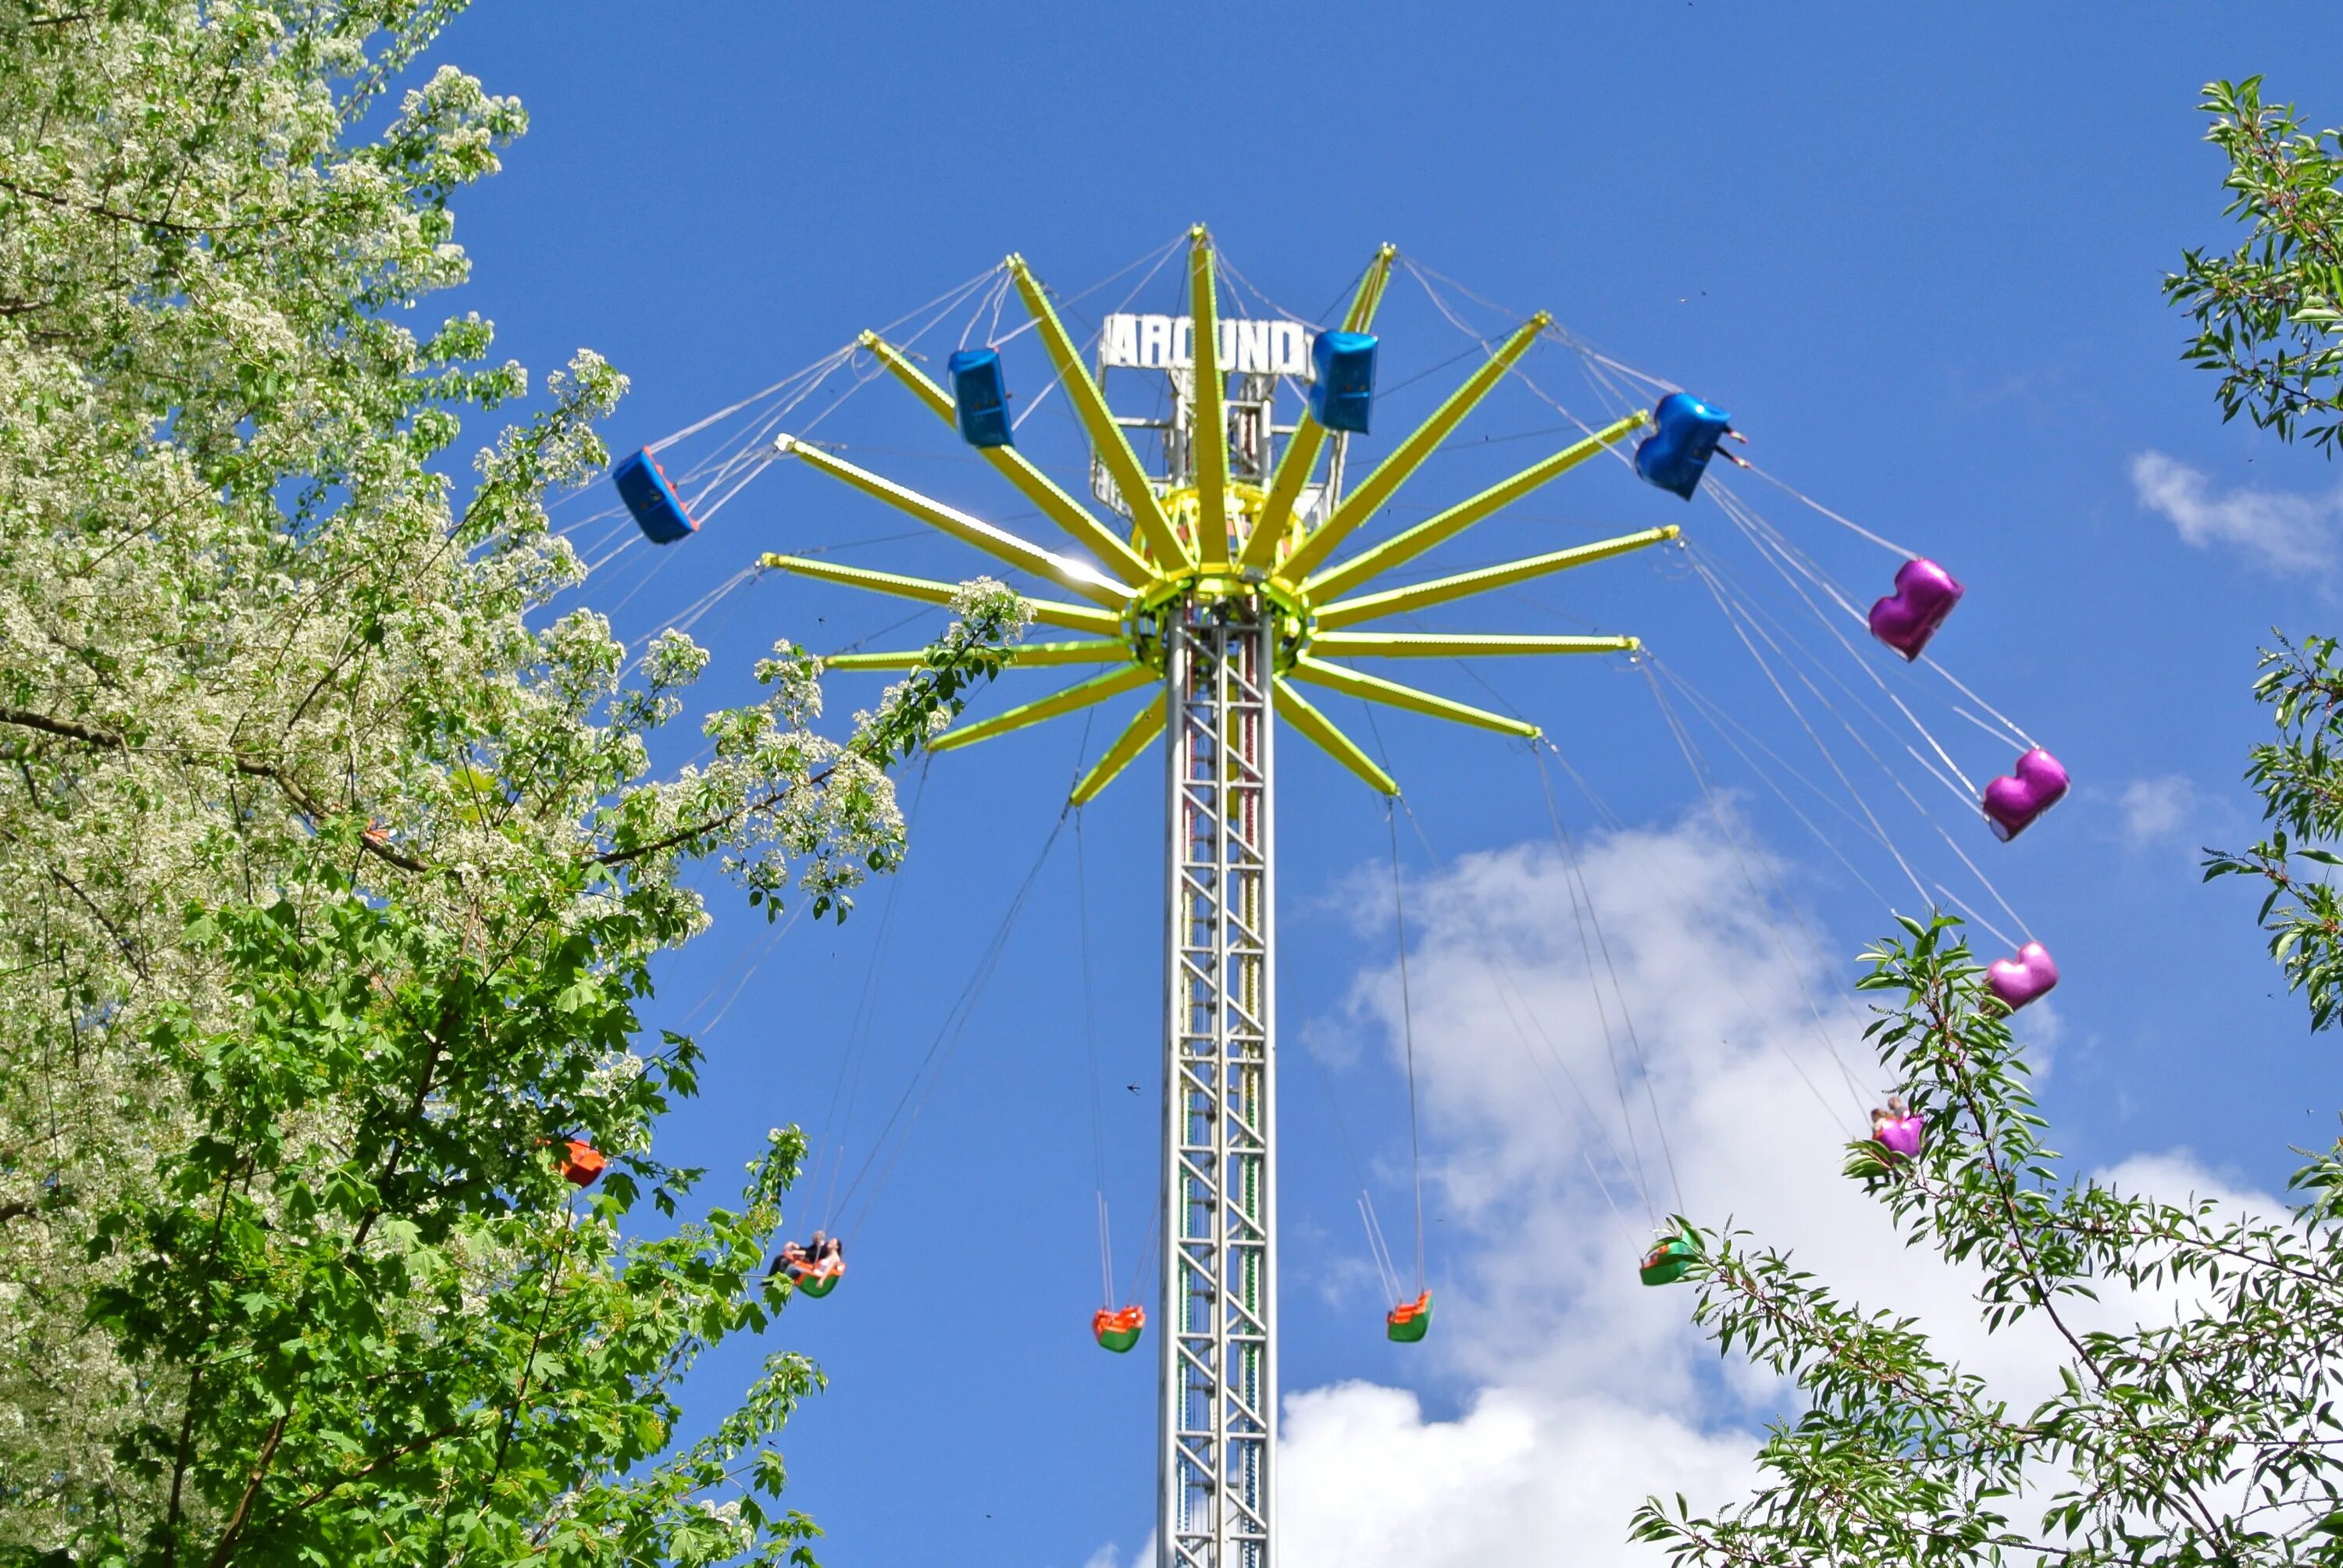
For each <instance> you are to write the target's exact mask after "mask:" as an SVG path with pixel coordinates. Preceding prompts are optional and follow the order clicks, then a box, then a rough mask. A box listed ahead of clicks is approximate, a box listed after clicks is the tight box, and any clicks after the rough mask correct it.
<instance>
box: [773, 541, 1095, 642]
mask: <svg viewBox="0 0 2343 1568" xmlns="http://www.w3.org/2000/svg"><path fill="white" fill-rule="evenodd" d="M759 565H761V566H764V567H767V568H770V569H772V570H774V571H782V572H794V573H796V574H797V575H798V576H799V577H801V578H815V579H817V580H818V581H821V582H826V583H837V584H839V585H840V586H841V587H844V588H868V589H870V591H871V592H873V593H884V594H892V595H894V596H895V597H896V598H911V599H918V600H919V601H920V603H921V604H950V603H951V601H952V600H953V599H954V598H957V597H959V594H960V585H959V584H958V583H947V582H938V581H936V580H935V579H934V578H907V577H905V576H903V575H902V574H901V573H900V572H881V571H873V570H871V569H870V568H869V567H850V566H841V565H840V564H839V563H838V562H836V561H821V560H815V559H813V558H810V557H808V556H784V555H776V554H774V553H773V552H772V551H769V550H768V551H767V552H766V553H765V554H764V555H763V556H761V557H759ZM1025 604H1026V606H1027V607H1028V608H1031V610H1032V612H1033V618H1034V619H1035V620H1038V621H1040V622H1041V624H1042V625H1043V626H1056V627H1063V628H1065V629H1066V630H1068V631H1088V632H1096V633H1098V634H1099V635H1101V636H1102V637H1116V636H1119V635H1121V631H1122V619H1121V617H1119V616H1113V615H1110V614H1108V613H1107V612H1106V611H1105V610H1102V609H1091V608H1090V607H1089V606H1087V605H1079V604H1063V603H1061V602H1060V601H1058V600H1057V599H1051V598H1028V599H1026V600H1025Z"/></svg>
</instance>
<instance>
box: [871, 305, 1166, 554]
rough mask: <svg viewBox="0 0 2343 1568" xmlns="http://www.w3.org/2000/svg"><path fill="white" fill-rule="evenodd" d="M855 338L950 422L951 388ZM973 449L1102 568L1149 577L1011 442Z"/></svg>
mask: <svg viewBox="0 0 2343 1568" xmlns="http://www.w3.org/2000/svg"><path fill="white" fill-rule="evenodd" d="M861 343H862V347H865V348H867V349H869V350H870V352H871V354H872V356H873V357H876V358H877V359H878V361H879V363H880V364H881V365H884V366H885V367H887V368H888V369H890V370H891V371H893V372H894V373H895V378H896V379H897V380H899V381H900V382H901V383H902V384H903V385H904V386H906V387H910V389H911V391H912V392H913V393H914V394H915V395H916V396H917V397H919V399H920V402H922V403H925V404H926V405H927V406H928V407H929V408H930V409H931V410H933V411H934V413H935V415H936V417H938V418H940V419H941V420H942V421H943V422H944V423H945V424H947V425H950V424H951V423H952V422H953V418H952V399H951V394H950V393H949V392H947V391H945V390H944V389H943V388H942V387H939V386H937V385H936V383H935V382H934V381H933V380H932V379H930V377H929V376H928V374H927V373H926V372H925V371H923V370H921V369H920V367H918V366H916V365H914V364H912V363H911V361H910V357H909V356H907V355H905V354H904V352H903V351H902V350H901V349H900V348H898V347H895V346H894V345H893V344H891V343H890V342H888V341H887V340H886V339H885V338H883V337H880V336H879V335H878V334H877V333H875V332H866V333H864V334H863V335H862V337H861ZM976 453H977V456H978V457H982V458H983V459H984V460H985V461H986V462H988V463H990V464H991V465H992V466H993V467H995V468H998V469H999V470H1001V475H1002V477H1005V478H1007V479H1008V481H1009V482H1010V483H1011V484H1012V485H1014V486H1016V487H1018V488H1019V489H1020V490H1021V491H1023V492H1024V494H1025V498H1026V499H1027V500H1029V501H1031V502H1032V503H1033V504H1034V505H1035V506H1037V507H1039V508H1041V515H1042V516H1043V517H1045V518H1049V519H1050V520H1051V522H1053V523H1055V524H1057V525H1058V526H1059V527H1060V528H1063V529H1065V530H1066V532H1068V533H1069V534H1071V535H1072V536H1073V537H1074V538H1077V539H1079V540H1081V542H1082V543H1083V544H1085V545H1088V546H1089V547H1090V548H1091V550H1093V551H1094V552H1096V554H1097V556H1098V558H1099V559H1100V560H1101V561H1104V562H1105V563H1106V569H1107V570H1109V571H1111V572H1112V573H1114V575H1115V576H1117V577H1119V578H1121V579H1122V580H1123V581H1124V582H1127V583H1130V584H1131V585H1132V586H1133V587H1138V586H1140V585H1141V584H1145V583H1151V582H1153V581H1154V580H1155V568H1152V567H1151V566H1149V565H1148V564H1147V558H1145V557H1144V556H1142V555H1141V554H1140V553H1139V552H1138V551H1137V550H1134V549H1132V548H1131V547H1130V546H1129V545H1127V544H1125V543H1124V542H1123V539H1122V536H1121V534H1118V533H1116V532H1115V531H1114V530H1113V529H1112V528H1108V527H1107V526H1106V525H1105V524H1104V523H1101V522H1100V521H1099V520H1098V518H1095V517H1092V516H1091V511H1090V508H1087V507H1085V506H1083V505H1082V504H1081V502H1080V501H1077V500H1075V499H1074V498H1073V497H1071V496H1070V495H1068V494H1066V492H1065V491H1064V490H1062V489H1061V488H1059V487H1058V483H1057V481H1056V480H1054V479H1052V478H1051V477H1050V476H1049V475H1047V474H1044V473H1043V472H1041V469H1039V468H1037V467H1034V466H1033V463H1032V459H1031V458H1029V457H1026V456H1025V454H1024V453H1022V452H1021V451H1019V450H1018V449H1017V448H1016V447H978V448H977V449H976Z"/></svg>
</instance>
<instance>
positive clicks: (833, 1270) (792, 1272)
mask: <svg viewBox="0 0 2343 1568" xmlns="http://www.w3.org/2000/svg"><path fill="white" fill-rule="evenodd" d="M782 1270H783V1271H784V1272H786V1273H787V1274H788V1275H789V1283H790V1284H791V1285H792V1286H794V1287H796V1289H797V1292H798V1294H799V1295H801V1296H813V1297H817V1298H819V1297H822V1296H826V1295H828V1294H830V1292H832V1291H834V1290H836V1289H838V1282H839V1281H840V1280H842V1279H844V1278H846V1260H845V1259H843V1258H832V1259H830V1261H828V1262H826V1263H799V1262H795V1261H791V1262H789V1263H785V1264H783V1265H782Z"/></svg>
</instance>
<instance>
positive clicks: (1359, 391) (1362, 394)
mask: <svg viewBox="0 0 2343 1568" xmlns="http://www.w3.org/2000/svg"><path fill="white" fill-rule="evenodd" d="M1310 364H1311V367H1312V369H1313V370H1315V371H1316V372H1317V377H1318V378H1317V379H1316V380H1314V381H1312V382H1311V383H1310V417H1312V419H1315V420H1317V421H1318V423H1320V424H1321V425H1323V426H1324V427H1326V428H1327V429H1329V430H1348V431H1351V432H1353V433H1354V434H1356V435H1361V436H1363V435H1365V434H1366V433H1367V417H1368V416H1369V415H1370V414H1372V413H1373V411H1374V406H1375V335H1374V334H1373V333H1372V332H1322V333H1320V334H1319V335H1318V336H1317V338H1316V339H1315V340H1314V341H1312V343H1311V345H1310Z"/></svg>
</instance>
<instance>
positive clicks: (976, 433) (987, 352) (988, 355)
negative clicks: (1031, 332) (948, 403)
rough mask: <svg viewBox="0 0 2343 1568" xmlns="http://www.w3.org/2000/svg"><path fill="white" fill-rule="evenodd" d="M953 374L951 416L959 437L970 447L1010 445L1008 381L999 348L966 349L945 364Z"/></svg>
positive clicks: (1011, 433)
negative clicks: (1002, 371) (957, 428)
mask: <svg viewBox="0 0 2343 1568" xmlns="http://www.w3.org/2000/svg"><path fill="white" fill-rule="evenodd" d="M945 374H946V375H948V376H950V377H951V389H952V417H953V418H954V419H955V420H956V421H957V422H958V423H959V425H960V439H961V440H963V441H965V442H967V443H968V444H969V445H970V446H971V447H1011V446H1014V445H1016V441H1015V439H1014V436H1015V432H1014V431H1013V430H1011V427H1010V424H1009V383H1008V381H1007V378H1006V377H1003V375H1002V374H1001V351H1000V350H999V349H997V348H963V349H960V351H959V352H958V353H956V354H954V355H953V356H952V357H951V359H950V362H949V363H948V364H947V365H946V366H945Z"/></svg>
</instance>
